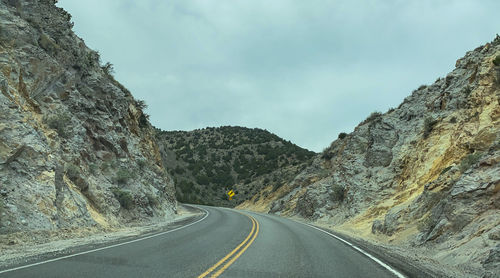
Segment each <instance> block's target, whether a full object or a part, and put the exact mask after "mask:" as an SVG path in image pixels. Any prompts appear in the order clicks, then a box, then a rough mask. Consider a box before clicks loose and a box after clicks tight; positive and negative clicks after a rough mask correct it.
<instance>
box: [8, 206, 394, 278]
mask: <svg viewBox="0 0 500 278" xmlns="http://www.w3.org/2000/svg"><path fill="white" fill-rule="evenodd" d="M199 207H200V208H201V209H203V210H205V211H206V212H208V213H207V214H206V215H205V216H203V218H201V217H200V219H197V220H196V222H194V223H191V224H190V225H188V226H184V227H182V228H180V229H179V228H178V229H176V230H172V231H169V232H164V233H161V234H159V235H155V236H153V237H148V238H146V239H136V240H135V241H133V242H130V243H121V244H120V245H119V246H114V247H113V246H112V247H105V248H101V249H99V250H97V251H86V252H84V254H80V255H78V254H77V255H71V256H67V257H65V258H62V259H58V258H53V259H52V261H49V262H38V264H36V265H32V266H28V267H25V268H21V269H17V270H13V271H8V272H3V273H2V272H0V277H74V278H78V277H120V278H121V277H370V278H379V277H397V276H396V275H395V274H394V273H391V272H390V271H389V270H388V269H387V268H384V267H383V266H382V265H381V264H379V263H377V262H376V261H374V260H373V259H371V258H369V257H368V256H366V255H365V254H362V253H361V252H360V251H357V250H355V249H353V248H352V247H350V246H348V245H346V244H345V243H343V242H341V241H339V240H337V239H335V238H333V237H332V236H330V235H328V234H326V233H325V232H322V231H320V230H318V229H315V228H313V227H310V226H306V225H304V224H301V223H298V222H294V221H292V220H289V219H285V218H280V217H277V216H271V215H264V214H257V213H252V212H241V211H237V210H232V209H225V208H215V207H206V206H199ZM375 260H376V259H375Z"/></svg>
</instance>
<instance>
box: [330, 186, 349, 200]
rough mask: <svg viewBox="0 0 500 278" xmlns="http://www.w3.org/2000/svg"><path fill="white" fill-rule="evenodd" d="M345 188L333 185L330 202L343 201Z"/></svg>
mask: <svg viewBox="0 0 500 278" xmlns="http://www.w3.org/2000/svg"><path fill="white" fill-rule="evenodd" d="M344 194H345V188H344V187H343V186H342V185H339V184H334V185H333V187H332V192H331V193H330V198H331V200H332V201H338V202H342V201H344Z"/></svg>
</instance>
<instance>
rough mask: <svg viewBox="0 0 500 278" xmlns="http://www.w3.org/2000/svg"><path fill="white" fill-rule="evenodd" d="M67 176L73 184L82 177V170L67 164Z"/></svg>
mask: <svg viewBox="0 0 500 278" xmlns="http://www.w3.org/2000/svg"><path fill="white" fill-rule="evenodd" d="M65 173H66V176H67V177H68V178H69V179H70V180H71V181H73V182H75V181H76V179H77V178H78V177H79V176H80V168H79V167H78V166H76V165H75V164H72V163H69V164H66V169H65Z"/></svg>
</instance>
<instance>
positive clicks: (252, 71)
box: [58, 0, 500, 151]
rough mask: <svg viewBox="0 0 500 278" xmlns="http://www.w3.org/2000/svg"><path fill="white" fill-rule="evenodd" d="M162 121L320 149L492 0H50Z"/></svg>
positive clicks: (477, 35) (424, 65) (424, 71)
mask: <svg viewBox="0 0 500 278" xmlns="http://www.w3.org/2000/svg"><path fill="white" fill-rule="evenodd" d="M58 5H59V6H61V7H63V8H65V9H66V10H68V11H69V12H70V13H71V14H72V15H73V20H74V22H75V31H76V33H77V34H78V35H80V36H81V37H82V38H84V39H85V41H86V42H87V44H88V45H89V46H90V47H92V48H94V49H96V50H98V51H99V52H100V53H101V56H102V59H103V60H104V61H111V62H112V63H113V64H114V65H115V72H116V74H115V75H116V78H117V79H118V80H119V81H120V82H122V83H123V84H124V85H125V86H126V87H128V88H129V89H130V90H131V91H132V93H133V94H134V96H135V97H137V98H139V99H144V100H146V102H147V103H148V105H149V108H148V113H149V114H151V121H152V123H153V124H154V125H155V126H157V127H159V128H161V129H165V130H174V129H182V130H191V129H195V128H202V127H206V126H219V125H242V126H249V127H260V128H265V129H267V130H269V131H271V132H274V133H276V134H277V135H279V136H281V137H284V138H285V139H288V140H291V141H292V142H294V143H296V144H298V145H300V146H303V147H306V148H309V149H312V150H315V151H321V150H322V149H323V148H324V147H326V146H328V145H329V143H330V142H331V141H332V140H334V139H335V138H336V137H337V134H338V133H339V132H342V131H346V132H349V131H351V130H352V129H353V128H354V127H355V125H356V124H357V123H359V122H360V121H361V120H363V119H364V118H366V117H367V116H368V115H369V114H370V113H371V112H372V111H374V110H379V111H386V110H387V109H388V108H389V107H395V106H397V105H398V104H399V103H400V102H401V101H402V100H403V98H404V97H406V96H407V95H409V94H410V93H411V91H412V90H413V89H415V88H417V87H418V86H419V85H421V84H429V83H432V82H433V81H434V80H435V79H436V78H437V77H439V76H444V75H445V74H446V73H447V72H449V71H450V70H451V69H453V67H454V64H455V60H456V59H458V58H459V57H461V56H463V55H464V54H465V52H466V51H468V50H471V49H473V48H475V47H477V46H479V45H480V44H484V43H485V42H487V41H490V40H492V39H493V37H494V35H495V34H496V33H497V32H498V31H499V30H498V27H499V26H500V18H499V17H498V16H497V14H496V13H497V11H498V10H500V3H499V2H498V1H465V0H464V1H458V0H457V1H430V0H428V1H396V0H392V1H382V0H380V1H377V0H372V1H299V0H296V1H291V0H289V1H285V0H273V1H269V0H260V1H259V0H248V1H235V0H224V1H222V0H220V1H202V0H199V1H182V0H177V1H160V0H141V1H132V0H127V1H124V0H88V1H69V0H60V1H59V4H58Z"/></svg>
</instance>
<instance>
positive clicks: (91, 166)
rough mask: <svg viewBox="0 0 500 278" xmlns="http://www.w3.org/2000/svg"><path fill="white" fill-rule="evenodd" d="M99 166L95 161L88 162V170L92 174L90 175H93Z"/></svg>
mask: <svg viewBox="0 0 500 278" xmlns="http://www.w3.org/2000/svg"><path fill="white" fill-rule="evenodd" d="M98 168H99V167H97V164H95V163H89V172H90V173H91V174H92V175H95V174H97V169H98Z"/></svg>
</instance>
